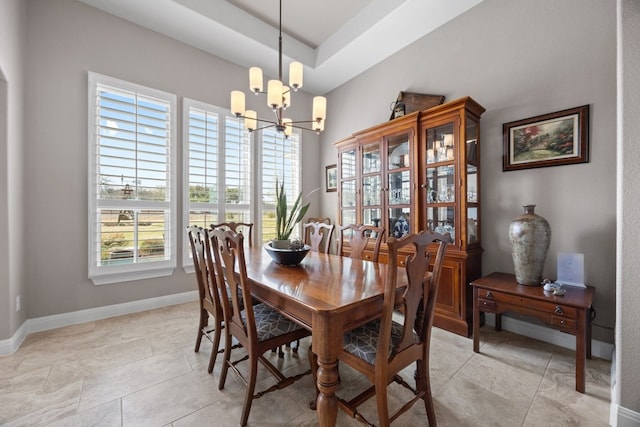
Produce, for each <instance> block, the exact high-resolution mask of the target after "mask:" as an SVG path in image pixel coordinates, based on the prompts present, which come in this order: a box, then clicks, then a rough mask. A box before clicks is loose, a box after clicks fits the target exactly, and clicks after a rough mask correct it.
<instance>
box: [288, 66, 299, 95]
mask: <svg viewBox="0 0 640 427" xmlns="http://www.w3.org/2000/svg"><path fill="white" fill-rule="evenodd" d="M289 86H291V87H292V88H293V90H298V89H300V88H301V87H302V64H301V63H300V62H297V61H294V62H292V63H291V64H289Z"/></svg>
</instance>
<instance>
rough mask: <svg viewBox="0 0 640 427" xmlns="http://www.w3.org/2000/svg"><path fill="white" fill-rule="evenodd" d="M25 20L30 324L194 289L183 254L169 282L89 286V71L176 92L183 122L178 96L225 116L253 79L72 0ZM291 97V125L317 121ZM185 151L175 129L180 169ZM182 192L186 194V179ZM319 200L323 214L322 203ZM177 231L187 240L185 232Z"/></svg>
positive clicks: (31, 8)
mask: <svg viewBox="0 0 640 427" xmlns="http://www.w3.org/2000/svg"><path fill="white" fill-rule="evenodd" d="M27 17H28V35H29V37H28V43H27V49H26V51H27V56H26V60H27V63H26V70H27V72H26V76H27V80H28V81H29V84H28V86H27V88H26V108H27V111H28V112H29V115H28V123H27V124H26V135H25V141H26V142H25V159H26V160H25V171H26V172H25V174H24V192H23V194H21V196H22V197H24V202H25V216H24V218H25V223H26V224H30V228H29V230H30V232H29V233H28V239H26V241H25V245H26V247H25V251H26V254H27V257H28V262H29V266H28V268H27V269H26V273H25V276H26V277H25V282H26V283H27V284H28V301H29V311H28V317H29V318H37V317H42V316H47V315H52V314H58V313H68V312H73V311H77V310H82V309H88V308H93V307H101V306H106V305H111V304H118V303H122V302H128V301H136V300H140V299H146V298H153V297H158V296H164V295H171V294H176V293H180V292H186V291H193V290H195V279H194V278H193V275H187V274H185V273H184V271H183V270H182V268H181V267H180V264H181V259H182V258H181V257H182V246H180V247H179V249H178V255H179V258H178V260H179V267H178V268H177V269H176V271H175V273H174V274H173V275H172V276H170V277H163V278H157V279H150V280H141V281H134V282H126V283H120V284H112V285H102V286H94V285H93V283H92V282H91V281H90V280H89V279H88V277H87V274H88V273H87V253H86V252H87V244H88V243H87V158H88V154H87V141H88V139H87V98H88V95H87V72H88V71H94V72H97V73H101V74H106V75H109V76H112V77H116V78H119V79H123V80H127V81H130V82H134V83H138V84H142V85H145V86H149V87H152V88H156V89H160V90H163V91H167V92H171V93H175V94H177V95H178V99H179V101H178V117H181V112H180V111H181V105H182V103H181V101H182V97H189V98H194V99H197V100H199V101H203V102H208V103H211V104H214V105H220V106H225V107H228V106H229V94H230V91H231V90H232V89H241V90H245V91H246V90H248V89H247V88H248V85H249V84H248V80H249V77H248V70H247V69H246V68H243V67H238V66H236V65H234V64H231V63H229V62H227V61H224V60H221V59H220V58H216V57H213V56H211V55H209V54H207V53H205V52H203V51H200V50H198V49H194V48H191V47H188V46H186V45H184V44H182V43H179V42H177V41H175V40H173V39H171V38H168V37H164V36H161V35H159V34H157V33H155V32H152V31H149V30H146V29H143V28H141V27H139V26H136V25H133V24H131V23H129V22H127V21H124V20H122V19H119V18H116V17H114V16H112V15H109V14H107V13H104V12H101V11H98V10H96V9H94V8H91V7H89V6H86V5H84V4H82V3H78V2H76V1H73V0H56V1H48V0H30V1H29V2H28V15H27ZM276 59H277V58H274V60H276ZM294 96H295V97H296V99H295V100H294V102H295V103H296V108H295V109H292V110H295V112H296V113H297V114H299V115H300V116H299V117H293V118H294V119H298V120H303V119H304V118H306V117H307V116H311V104H312V99H311V96H310V95H308V94H305V93H296V94H295V95H294ZM264 104H265V105H266V103H264ZM303 138H304V141H303V145H304V147H303V153H304V157H305V159H312V160H313V159H316V161H315V162H309V163H308V164H307V163H304V166H305V167H304V168H303V171H304V175H303V182H304V185H303V187H304V188H303V191H304V192H305V194H306V193H307V192H309V191H310V190H312V189H313V188H315V187H317V186H318V183H317V182H316V180H315V177H316V176H318V175H319V173H320V172H319V170H320V169H319V168H320V165H319V164H318V162H317V158H318V156H319V154H318V153H319V149H318V145H319V144H318V137H317V135H315V134H313V133H306V134H305V135H304V136H303ZM181 150H182V128H181V127H179V128H178V159H179V164H181V162H182V151H181ZM36 171H37V173H36ZM309 177H312V178H309ZM178 183H179V188H182V187H181V186H182V177H181V176H180V177H179V179H178ZM181 197H182V195H180V197H179V200H178V203H179V204H180V203H181V202H182V198H181ZM314 197H316V200H315V203H314V205H315V206H314V209H318V208H319V203H318V201H317V200H318V199H317V198H318V197H319V196H318V195H317V193H316V195H315V196H314ZM312 203H313V200H312ZM179 206H180V205H179ZM313 213H316V212H313ZM178 224H182V215H181V212H180V213H179V214H178ZM178 232H179V236H181V235H182V226H179V230H178ZM11 332H13V331H11ZM5 336H6V335H5Z"/></svg>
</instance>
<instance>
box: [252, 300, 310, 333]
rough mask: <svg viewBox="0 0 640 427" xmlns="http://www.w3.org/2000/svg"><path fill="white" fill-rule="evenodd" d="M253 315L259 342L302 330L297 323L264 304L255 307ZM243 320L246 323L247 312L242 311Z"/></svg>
mask: <svg viewBox="0 0 640 427" xmlns="http://www.w3.org/2000/svg"><path fill="white" fill-rule="evenodd" d="M253 315H254V317H255V320H256V331H257V333H258V341H266V340H268V339H270V338H274V337H277V336H280V335H284V334H287V333H289V332H293V331H297V330H299V329H302V327H300V326H299V325H298V324H297V323H295V322H292V321H291V320H289V319H287V318H286V317H284V316H282V315H281V314H280V313H278V312H277V311H275V310H274V309H272V308H271V307H269V306H268V305H266V304H263V303H259V304H256V305H254V306H253ZM242 320H243V321H245V322H246V312H245V311H244V310H243V311H242Z"/></svg>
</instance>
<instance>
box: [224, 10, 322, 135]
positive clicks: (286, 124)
mask: <svg viewBox="0 0 640 427" xmlns="http://www.w3.org/2000/svg"><path fill="white" fill-rule="evenodd" d="M278 31H279V37H278V60H279V63H278V80H269V81H268V82H267V91H266V92H264V91H263V80H262V70H261V69H260V68H259V67H251V68H249V88H250V90H251V91H252V92H253V93H254V94H255V95H256V96H257V95H261V94H262V95H266V96H267V105H268V106H269V107H270V108H271V109H272V110H273V113H274V115H275V117H274V119H272V120H266V119H260V118H258V115H257V113H256V111H255V110H246V109H245V97H244V92H242V91H239V90H234V91H231V112H232V113H233V114H234V115H235V116H236V117H238V118H243V119H244V127H245V129H247V130H248V131H249V132H253V131H255V130H261V129H265V128H268V127H272V126H273V127H275V129H276V130H277V131H278V132H280V133H282V134H284V135H285V137H288V136H290V135H291V133H292V132H293V128H294V127H295V128H298V129H304V130H311V131H315V132H317V133H320V132H321V131H323V130H324V121H325V118H326V114H327V99H326V98H325V97H324V96H316V97H314V98H313V108H312V117H311V120H306V121H293V120H292V119H290V118H286V117H284V112H285V110H286V109H287V108H288V107H290V106H291V90H292V89H293V91H294V92H296V91H297V90H298V89H300V88H301V87H302V64H301V63H300V62H292V63H291V64H290V65H289V86H287V85H285V84H284V82H283V79H282V0H280V22H279V29H278Z"/></svg>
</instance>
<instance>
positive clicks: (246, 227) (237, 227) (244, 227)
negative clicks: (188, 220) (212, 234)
mask: <svg viewBox="0 0 640 427" xmlns="http://www.w3.org/2000/svg"><path fill="white" fill-rule="evenodd" d="M209 227H210V228H211V229H212V230H213V229H214V228H223V229H226V230H231V231H234V232H236V233H243V234H244V235H245V236H249V238H248V239H245V241H246V242H249V246H253V223H252V222H234V221H230V222H221V223H220V224H211V225H210V226H209ZM245 231H246V233H245Z"/></svg>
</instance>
